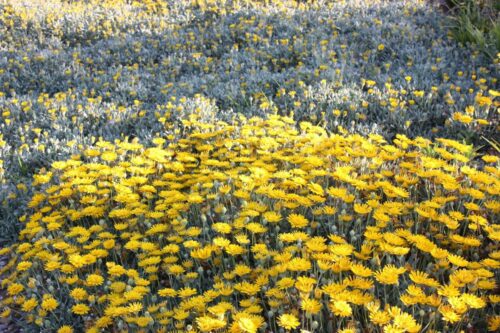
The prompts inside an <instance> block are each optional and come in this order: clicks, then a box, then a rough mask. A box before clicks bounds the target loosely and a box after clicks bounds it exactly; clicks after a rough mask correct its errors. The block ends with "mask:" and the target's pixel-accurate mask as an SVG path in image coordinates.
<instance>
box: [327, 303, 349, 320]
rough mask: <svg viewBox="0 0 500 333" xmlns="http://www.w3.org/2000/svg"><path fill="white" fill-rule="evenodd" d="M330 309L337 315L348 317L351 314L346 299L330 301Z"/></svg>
mask: <svg viewBox="0 0 500 333" xmlns="http://www.w3.org/2000/svg"><path fill="white" fill-rule="evenodd" d="M330 309H331V310H332V312H333V313H334V314H335V315H336V316H339V317H349V316H351V315H352V308H351V306H350V305H349V303H347V302H346V301H333V302H332V303H330Z"/></svg>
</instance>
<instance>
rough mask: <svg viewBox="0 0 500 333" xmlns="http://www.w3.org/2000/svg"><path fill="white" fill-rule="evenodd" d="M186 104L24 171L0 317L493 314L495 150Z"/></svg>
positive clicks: (98, 321) (419, 325) (104, 325)
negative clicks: (168, 122) (196, 110)
mask: <svg viewBox="0 0 500 333" xmlns="http://www.w3.org/2000/svg"><path fill="white" fill-rule="evenodd" d="M198 118H199V117H196V116H191V117H189V118H188V119H185V120H184V121H183V122H182V126H181V132H182V134H179V135H176V136H169V137H165V138H163V137H157V138H155V139H153V141H152V145H151V146H144V145H142V144H140V143H138V142H137V140H128V141H116V142H114V143H110V142H106V141H98V142H97V143H96V144H95V145H94V146H93V147H90V148H87V149H85V150H84V151H83V152H82V153H81V154H80V155H74V156H73V157H72V158H71V159H69V160H66V161H59V162H54V163H53V164H52V166H51V168H50V169H48V170H45V171H43V172H41V173H39V174H37V175H36V176H35V177H34V183H35V186H36V189H37V190H36V192H35V194H34V195H33V197H32V199H31V202H30V203H29V207H30V209H31V211H30V213H29V214H27V215H26V216H23V217H22V218H21V220H22V222H23V226H24V228H23V230H22V231H21V232H20V239H19V241H18V242H17V243H16V244H14V245H12V246H11V247H8V248H5V249H4V250H2V251H1V253H2V254H4V255H8V256H10V258H11V260H10V261H9V263H8V265H7V266H6V267H5V268H4V269H3V270H2V273H3V275H5V276H6V278H5V280H3V281H2V286H3V287H4V288H5V289H6V290H7V294H8V297H7V298H5V299H4V300H2V303H1V304H2V306H3V307H4V309H3V313H2V315H3V316H21V317H23V318H24V320H25V321H26V322H27V323H29V324H31V325H33V326H34V327H37V331H58V332H72V331H75V332H81V331H84V330H85V331H86V332H100V331H103V330H105V331H123V332H125V331H128V332H130V331H136V332H146V331H154V332H167V331H172V330H178V331H182V332H187V331H189V332H238V333H240V332H241V333H252V332H264V331H266V330H271V331H273V332H277V331H278V330H279V329H280V328H281V329H283V330H286V331H294V332H295V331H297V332H298V331H299V330H300V329H302V330H305V331H310V332H356V331H357V330H359V329H364V330H368V331H371V332H376V331H384V332H420V331H425V332H437V331H442V330H443V329H445V328H447V329H448V330H450V331H457V332H458V331H459V330H460V329H465V328H466V327H468V326H469V327H470V326H471V325H472V327H474V328H477V329H478V330H479V331H485V330H490V331H495V330H498V328H499V327H500V317H499V316H498V302H499V301H500V297H499V296H498V293H497V290H498V289H497V288H498V285H497V278H498V273H499V270H498V268H499V267H500V248H499V241H500V226H499V225H498V224H497V223H496V221H498V217H499V212H500V201H499V200H498V196H499V190H500V173H499V168H498V163H499V160H498V157H496V156H491V155H489V156H484V157H483V162H484V163H483V164H482V167H478V166H475V164H474V163H473V162H471V161H470V158H469V155H470V152H471V149H472V147H471V146H468V145H464V144H461V143H458V142H457V141H453V140H449V139H437V140H435V141H430V140H428V139H424V138H422V137H418V138H416V139H409V138H408V137H406V136H404V135H398V136H397V138H396V139H395V140H394V141H393V143H389V142H387V141H386V140H384V139H383V137H381V136H380V135H375V134H372V135H369V136H366V137H365V136H361V135H356V134H352V135H338V134H331V133H328V132H327V131H325V129H324V128H322V127H318V126H315V125H313V124H311V123H309V122H301V123H299V124H296V123H295V121H294V120H293V119H292V118H289V117H280V116H270V117H269V118H268V119H265V120H263V119H261V118H256V117H254V118H249V119H247V118H245V117H240V119H239V120H238V121H234V122H231V123H226V122H221V121H219V122H210V123H207V122H202V121H199V120H198Z"/></svg>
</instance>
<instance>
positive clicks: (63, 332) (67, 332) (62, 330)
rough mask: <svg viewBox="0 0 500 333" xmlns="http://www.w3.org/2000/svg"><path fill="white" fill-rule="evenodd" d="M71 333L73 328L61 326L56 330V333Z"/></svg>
mask: <svg viewBox="0 0 500 333" xmlns="http://www.w3.org/2000/svg"><path fill="white" fill-rule="evenodd" d="M73 332H74V330H73V328H72V327H71V326H69V325H63V326H61V327H59V329H58V330H57V333H73Z"/></svg>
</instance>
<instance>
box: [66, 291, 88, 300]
mask: <svg viewBox="0 0 500 333" xmlns="http://www.w3.org/2000/svg"><path fill="white" fill-rule="evenodd" d="M70 296H71V297H73V298H74V299H76V300H77V301H83V300H84V299H86V298H87V296H88V294H87V291H85V289H83V288H74V289H73V290H71V292H70Z"/></svg>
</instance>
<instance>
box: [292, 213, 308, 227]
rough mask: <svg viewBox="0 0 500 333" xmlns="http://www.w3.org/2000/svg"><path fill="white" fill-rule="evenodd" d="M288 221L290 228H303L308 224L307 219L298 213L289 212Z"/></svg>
mask: <svg viewBox="0 0 500 333" xmlns="http://www.w3.org/2000/svg"><path fill="white" fill-rule="evenodd" d="M288 222H290V225H291V226H292V228H297V229H300V228H305V227H307V225H308V224H309V221H308V220H307V219H306V218H305V217H304V216H303V215H300V214H290V215H289V216H288Z"/></svg>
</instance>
